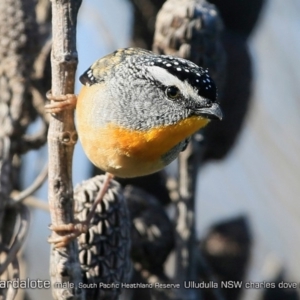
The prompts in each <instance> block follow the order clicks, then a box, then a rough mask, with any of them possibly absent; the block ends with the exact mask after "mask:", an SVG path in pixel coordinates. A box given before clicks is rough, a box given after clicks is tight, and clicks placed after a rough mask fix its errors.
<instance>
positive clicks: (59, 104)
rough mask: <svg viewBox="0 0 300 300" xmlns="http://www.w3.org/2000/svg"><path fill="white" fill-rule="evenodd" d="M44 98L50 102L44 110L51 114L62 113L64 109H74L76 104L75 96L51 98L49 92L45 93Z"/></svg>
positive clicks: (67, 95) (50, 92)
mask: <svg viewBox="0 0 300 300" xmlns="http://www.w3.org/2000/svg"><path fill="white" fill-rule="evenodd" d="M46 98H47V99H48V100H50V101H52V102H51V103H49V104H46V105H45V110H46V112H48V113H52V114H56V113H59V112H62V111H64V110H66V109H75V107H76V103H77V96H76V95H75V94H66V95H59V96H53V95H52V91H51V90H50V91H48V92H47V93H46Z"/></svg>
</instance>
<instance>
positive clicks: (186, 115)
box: [46, 48, 222, 182]
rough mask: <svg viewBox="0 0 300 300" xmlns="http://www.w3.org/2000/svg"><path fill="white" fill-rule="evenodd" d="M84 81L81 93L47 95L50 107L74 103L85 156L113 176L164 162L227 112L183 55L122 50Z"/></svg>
mask: <svg viewBox="0 0 300 300" xmlns="http://www.w3.org/2000/svg"><path fill="white" fill-rule="evenodd" d="M80 81H81V83H82V84H83V86H82V89H81V91H80V93H79V95H78V97H76V96H75V95H64V96H58V97H54V96H52V95H48V98H49V99H51V100H54V102H52V103H51V104H49V105H47V106H46V109H47V110H48V111H49V112H52V113H56V112H59V111H60V110H62V109H64V108H65V106H68V105H69V106H72V105H73V106H74V105H75V104H76V117H77V131H78V135H79V139H80V141H81V143H82V146H83V149H84V151H85V153H86V155H87V156H88V158H89V159H90V160H91V162H92V163H93V164H94V165H96V166H97V167H99V168H100V169H102V170H104V171H106V172H107V173H109V174H112V175H115V176H119V177H138V176H143V175H147V174H151V173H154V172H156V171H158V170H160V169H162V168H164V167H165V166H166V165H168V164H169V163H170V162H172V161H173V160H174V159H175V158H176V157H177V156H178V154H179V153H180V151H182V150H183V149H184V148H185V147H186V144H187V141H188V139H189V137H190V136H191V135H192V134H193V133H195V132H196V131H198V130H199V129H201V128H202V127H204V126H205V125H207V123H208V122H209V121H210V120H211V119H221V118H222V113H221V109H220V107H219V104H218V103H217V89H216V86H215V84H214V82H213V80H212V79H211V77H210V76H209V74H208V71H207V70H205V69H203V68H201V67H199V66H197V65H195V64H194V63H192V62H190V61H188V60H185V59H181V58H177V57H172V56H167V55H157V54H154V53H152V52H151V51H147V50H143V49H138V48H127V49H121V50H118V51H115V52H114V53H112V54H110V55H107V56H105V57H103V58H101V59H99V60H98V61H96V62H95V63H94V64H93V65H92V66H91V67H90V68H88V70H87V71H86V72H84V73H83V75H81V77H80ZM110 177H111V176H110ZM107 182H109V180H107Z"/></svg>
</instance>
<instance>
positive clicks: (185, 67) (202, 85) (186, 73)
mask: <svg viewBox="0 0 300 300" xmlns="http://www.w3.org/2000/svg"><path fill="white" fill-rule="evenodd" d="M140 61H141V62H142V63H144V64H145V65H147V66H158V67H162V68H164V69H165V70H167V71H168V72H169V73H171V74H172V75H175V76H176V77H178V78H179V79H180V80H182V81H187V82H188V83H189V84H190V85H192V86H193V87H195V88H196V89H197V91H198V95H199V96H202V97H204V98H207V99H209V100H211V101H213V102H216V101H217V87H216V85H215V83H214V81H213V80H212V78H211V77H210V76H209V74H208V70H207V69H204V68H202V67H199V66H197V65H196V64H194V63H192V62H190V61H188V60H185V59H182V58H179V57H173V56H169V55H159V56H158V55H153V56H150V57H141V58H140Z"/></svg>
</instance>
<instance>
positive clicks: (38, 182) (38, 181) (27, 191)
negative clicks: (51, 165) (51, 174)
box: [12, 164, 48, 202]
mask: <svg viewBox="0 0 300 300" xmlns="http://www.w3.org/2000/svg"><path fill="white" fill-rule="evenodd" d="M47 176H48V164H46V165H45V166H44V168H43V169H42V171H41V173H40V174H39V175H38V176H37V177H36V179H35V180H34V182H33V183H32V184H31V185H30V186H29V187H28V188H26V189H25V190H23V191H22V192H20V193H19V194H17V195H16V196H14V197H12V199H13V200H14V201H16V202H21V201H23V200H24V199H25V198H27V197H29V196H30V195H32V194H33V193H34V192H36V191H37V190H38V189H39V188H40V187H41V186H42V184H43V183H44V182H45V180H46V179H47Z"/></svg>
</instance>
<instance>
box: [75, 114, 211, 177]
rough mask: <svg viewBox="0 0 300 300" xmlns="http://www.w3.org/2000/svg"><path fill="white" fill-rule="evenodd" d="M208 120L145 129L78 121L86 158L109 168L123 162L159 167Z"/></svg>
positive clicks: (116, 167) (106, 169) (196, 119)
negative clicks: (163, 157) (165, 155)
mask: <svg viewBox="0 0 300 300" xmlns="http://www.w3.org/2000/svg"><path fill="white" fill-rule="evenodd" d="M208 122H209V120H208V119H204V118H201V117H196V116H193V117H190V118H188V119H185V120H182V121H180V122H178V123H177V124H174V125H169V126H162V127H156V128H153V129H151V130H148V131H137V130H128V129H126V128H122V127H119V126H116V125H114V124H111V123H110V124H107V126H106V127H101V128H95V127H93V126H90V125H89V124H88V123H87V122H83V123H81V122H78V133H79V137H80V140H81V143H82V146H83V148H84V150H85V152H86V154H87V156H88V157H89V159H90V160H91V161H92V162H93V163H94V164H95V165H96V166H98V167H99V168H101V169H103V170H105V171H110V167H112V168H115V169H118V168H119V169H121V168H123V167H124V168H125V164H126V168H127V167H129V168H130V164H132V165H134V164H138V165H139V167H142V165H143V164H145V165H146V164H147V163H148V164H149V165H150V164H153V167H154V165H157V166H158V165H159V166H160V168H162V167H163V165H162V164H163V162H162V161H161V157H162V156H163V155H164V154H166V153H167V152H168V151H170V150H171V149H172V148H173V147H174V146H176V145H177V144H179V143H180V142H181V141H183V140H184V139H186V138H187V137H189V136H191V135H192V134H193V133H194V132H196V131H197V130H199V129H201V128H202V127H204V126H205V125H206V124H207V123H208ZM125 161H126V162H125ZM123 165H124V166H123ZM153 172H155V170H154V171H153Z"/></svg>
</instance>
